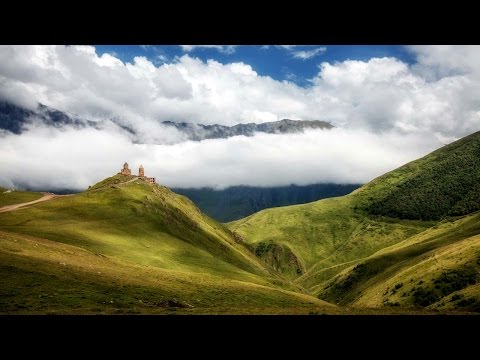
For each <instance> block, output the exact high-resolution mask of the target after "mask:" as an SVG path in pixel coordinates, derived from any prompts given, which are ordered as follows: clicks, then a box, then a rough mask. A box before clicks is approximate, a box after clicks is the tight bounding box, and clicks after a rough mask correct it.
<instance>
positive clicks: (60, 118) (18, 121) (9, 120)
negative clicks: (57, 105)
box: [0, 101, 96, 134]
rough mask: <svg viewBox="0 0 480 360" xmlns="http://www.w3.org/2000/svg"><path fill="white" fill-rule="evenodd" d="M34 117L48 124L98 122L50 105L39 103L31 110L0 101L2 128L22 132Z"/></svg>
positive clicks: (94, 123) (0, 123)
mask: <svg viewBox="0 0 480 360" xmlns="http://www.w3.org/2000/svg"><path fill="white" fill-rule="evenodd" d="M33 118H36V119H39V120H41V121H42V122H43V123H44V124H46V125H48V126H54V127H60V126H64V125H73V126H76V127H85V126H95V125H96V122H94V121H89V120H86V119H83V118H81V117H79V116H77V115H73V114H68V113H66V112H63V111H59V110H56V109H53V108H51V107H49V106H46V105H43V104H38V107H37V109H36V110H35V111H34V110H30V109H27V108H24V107H21V106H18V105H15V104H12V103H9V102H6V101H0V129H3V130H8V131H10V132H12V133H14V134H21V133H22V130H23V128H24V126H25V125H27V124H28V123H30V122H31V120H32V119H33Z"/></svg>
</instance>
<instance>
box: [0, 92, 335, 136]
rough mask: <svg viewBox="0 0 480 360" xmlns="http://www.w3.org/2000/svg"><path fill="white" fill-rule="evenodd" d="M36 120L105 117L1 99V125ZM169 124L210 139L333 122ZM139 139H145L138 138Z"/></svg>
mask: <svg viewBox="0 0 480 360" xmlns="http://www.w3.org/2000/svg"><path fill="white" fill-rule="evenodd" d="M110 120H111V121H112V122H113V123H115V124H116V125H118V126H119V127H120V128H122V129H123V130H124V131H126V132H128V133H129V134H131V135H133V136H134V137H136V135H137V133H136V131H135V129H132V128H131V127H129V126H126V125H125V124H122V123H121V122H120V121H119V120H118V119H115V118H112V119H110ZM33 121H41V122H43V123H44V124H46V125H47V126H53V127H62V126H74V127H78V128H82V127H94V128H96V129H99V128H102V126H103V125H104V121H98V122H96V121H91V120H88V119H85V118H82V117H80V116H78V115H75V114H71V113H67V112H63V111H59V110H57V109H54V108H51V107H49V106H46V105H43V104H38V107H37V109H35V110H30V109H27V108H24V107H21V106H18V105H15V104H13V103H10V102H6V101H1V100H0V129H3V130H7V131H10V132H12V133H14V134H21V133H22V131H23V130H24V128H25V127H26V126H27V125H28V124H29V123H31V122H33ZM162 124H163V125H164V126H166V127H170V128H174V129H176V130H177V131H179V132H181V133H183V134H184V135H185V140H192V141H202V140H206V139H226V138H229V137H232V136H238V135H244V136H253V135H254V134H255V133H258V132H263V133H267V134H291V133H301V132H303V131H304V130H305V129H331V128H333V125H331V124H329V123H328V122H325V121H320V120H290V119H283V120H279V121H273V122H265V123H260V124H255V123H248V124H237V125H233V126H225V125H219V124H214V125H203V124H195V123H187V122H178V123H177V122H173V121H164V122H162ZM135 141H136V142H139V143H141V141H138V139H136V140H135Z"/></svg>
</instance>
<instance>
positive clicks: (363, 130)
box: [0, 46, 480, 186]
mask: <svg viewBox="0 0 480 360" xmlns="http://www.w3.org/2000/svg"><path fill="white" fill-rule="evenodd" d="M409 49H410V51H412V52H413V53H414V54H415V56H416V59H417V61H416V63H415V64H413V65H409V64H407V63H405V62H402V61H400V60H398V59H396V58H372V59H370V60H368V61H355V60H347V61H343V62H337V63H327V62H323V63H322V64H320V66H319V71H318V74H317V75H316V76H315V77H314V78H313V79H311V82H310V85H309V86H308V87H301V86H298V85H296V84H294V83H292V82H289V81H276V80H274V79H272V78H270V77H268V76H262V75H259V74H258V73H257V72H256V71H255V69H253V68H252V67H251V66H250V65H249V64H246V63H242V62H236V63H227V64H221V63H219V62H217V61H214V60H209V61H206V62H203V61H201V60H199V59H197V58H194V57H191V56H189V55H184V56H182V57H181V58H179V59H177V60H176V61H175V62H173V63H163V64H161V65H155V64H154V63H152V62H151V61H149V60H148V59H146V58H145V57H136V58H135V59H134V60H133V62H132V63H126V64H125V63H123V62H121V61H120V60H119V59H117V58H116V57H115V56H113V55H109V54H103V55H102V56H98V55H97V54H96V52H95V49H94V48H93V47H90V46H68V47H65V46H18V47H15V46H0V98H1V99H8V100H10V101H14V102H15V103H17V104H22V105H24V106H27V107H30V108H33V105H34V103H35V101H40V102H42V103H44V104H46V105H50V106H52V107H54V108H58V109H60V110H64V111H69V112H72V113H76V114H78V115H80V116H83V117H85V118H87V119H92V120H105V119H108V118H113V117H115V118H116V119H117V120H118V121H119V122H120V123H121V124H123V125H127V126H129V127H131V128H133V129H135V130H136V131H137V133H138V134H139V137H140V138H139V140H140V142H143V143H146V144H147V145H145V144H144V145H140V144H133V143H132V139H131V138H130V137H128V136H127V135H126V134H125V133H123V132H122V133H120V130H118V128H116V127H105V128H104V130H91V129H90V130H81V131H80V130H74V129H66V130H64V132H58V131H59V130H48V131H57V132H58V133H49V132H48V131H47V130H46V129H43V130H42V129H41V128H32V129H31V130H30V131H28V132H26V133H25V134H23V135H21V136H14V135H8V134H4V135H0V137H1V138H0V167H1V168H2V172H1V175H0V181H2V182H3V184H7V183H8V182H11V181H16V182H18V180H19V179H20V178H21V177H22V176H23V177H24V178H25V175H28V176H27V177H28V178H30V179H38V181H39V183H41V182H40V181H44V183H45V184H46V183H48V182H49V181H50V182H51V183H52V184H57V182H61V181H66V182H67V183H70V184H73V185H75V186H86V185H88V184H90V183H91V182H94V181H96V180H98V179H94V178H92V175H85V174H83V172H82V171H79V170H78V169H76V168H77V167H78V168H79V169H85V168H90V167H91V168H92V169H93V170H95V171H94V174H95V176H96V175H102V176H103V175H105V176H106V175H109V174H110V173H111V170H110V168H108V166H110V167H111V166H117V167H118V165H117V162H120V163H122V162H123V161H125V160H127V161H129V162H130V161H137V160H138V161H139V162H144V163H145V164H144V165H146V164H148V165H149V168H151V169H152V172H155V173H154V175H155V176H157V177H159V178H160V179H164V180H165V181H166V182H167V183H168V184H169V185H176V186H178V185H182V184H183V185H187V182H189V183H190V184H197V185H198V186H202V185H215V184H217V185H222V184H223V185H225V184H230V185H231V184H240V183H248V184H251V185H264V184H267V183H272V184H273V183H274V182H277V183H278V184H280V183H290V182H297V183H306V182H319V181H327V180H328V179H330V181H332V180H334V179H337V180H338V181H345V179H346V177H349V179H352V181H354V182H356V181H367V180H369V179H371V178H372V177H374V176H376V175H378V174H379V173H380V172H382V171H384V170H386V169H389V168H393V167H395V166H397V165H399V164H401V163H402V162H405V161H409V160H413V159H414V158H416V157H418V156H420V155H422V154H424V153H426V152H427V151H429V150H431V149H433V148H434V147H435V146H439V145H441V144H442V143H445V142H449V141H452V140H454V139H456V138H458V137H461V136H464V135H466V134H468V133H471V132H474V131H477V130H478V129H479V128H480V100H479V99H480V65H479V64H480V47H478V46H456V47H437V46H435V47H429V46H421V47H419V46H414V47H409ZM297 50H298V49H297V48H296V47H294V48H293V51H297ZM282 118H291V119H318V120H325V121H331V122H332V123H333V124H334V125H336V126H337V127H339V128H341V129H343V130H340V129H337V130H335V131H332V132H325V133H323V132H320V133H317V132H314V133H311V134H310V133H309V134H305V135H298V136H297V135H296V136H285V137H284V136H273V135H272V136H267V135H265V136H263V137H262V136H256V137H254V138H248V139H246V138H234V139H228V140H218V141H204V142H201V143H191V142H186V143H183V144H175V145H171V144H173V143H176V142H179V141H183V140H184V137H182V135H181V134H180V133H178V132H176V131H174V130H172V129H170V130H169V129H168V128H166V127H165V126H162V125H161V121H164V120H173V121H189V122H196V123H204V124H213V123H219V124H225V125H233V124H236V123H239V122H241V123H246V122H264V121H274V120H278V119H282ZM89 131H91V132H89ZM342 131H344V132H342ZM47 135H48V136H47ZM49 136H52V139H54V140H51V141H50V140H48V139H49ZM63 138H65V139H68V141H67V140H65V141H64V140H63ZM85 139H88V141H87V140H85ZM314 139H315V140H314ZM336 139H341V140H336ZM382 139H386V140H382ZM335 141H338V144H336V143H335ZM97 142H98V143H100V144H102V145H98V146H97V145H95V146H94V145H92V144H94V143H95V144H96V143H97ZM111 143H112V145H111V147H110V145H109V144H111ZM153 143H156V144H163V145H148V144H153ZM417 143H418V144H417ZM28 144H31V146H29V145H28ZM117 144H121V145H120V148H121V149H124V150H121V151H120V150H118V148H117ZM168 144H170V145H168ZM314 144H316V145H314ZM351 144H355V147H356V148H357V149H356V150H350V149H349V146H350V145H351ZM392 144H397V145H395V146H393V145H392ZM416 145H418V146H417V147H415V146H416ZM70 146H71V148H70ZM315 146H316V147H315ZM84 147H89V148H91V149H94V150H95V153H96V154H97V156H100V157H101V160H99V161H100V164H103V165H102V166H104V168H105V169H107V168H108V173H106V174H103V173H101V169H100V170H98V169H99V167H98V169H97V165H95V164H94V163H95V160H94V158H93V157H88V156H83V155H81V154H80V153H78V154H77V153H76V152H72V151H74V150H71V149H82V148H84ZM50 148H51V150H49V151H47V150H44V149H50ZM359 148H360V149H361V150H362V151H359V150H358V149H359ZM34 149H36V150H35V151H34ZM38 149H41V151H39V150H38ZM62 149H63V150H62ZM342 149H343V150H342ZM75 151H76V150H75ZM356 152H357V153H358V154H360V155H358V156H357V155H356V154H355V153H356ZM100 153H101V155H99V154H100ZM182 154H183V155H182ZM265 154H269V156H267V155H265ZM272 154H273V155H272ZM276 154H278V156H277V155H276ZM302 154H303V157H305V159H306V160H305V161H303V160H302V159H301V158H302ZM312 154H313V155H312ZM379 154H383V155H379ZM92 156H93V155H92ZM41 157H43V158H44V159H45V158H48V159H52V164H54V165H55V166H58V167H59V168H61V167H62V166H63V167H65V169H66V170H64V171H66V172H67V173H64V174H63V175H62V177H61V179H58V178H57V177H56V172H55V171H50V170H49V171H46V172H45V174H44V175H41V174H40V171H41V167H40V166H37V165H35V163H36V161H38V162H42V160H41V159H40V158H41ZM280 158H282V159H283V164H282V162H281V161H280ZM30 159H32V160H30ZM69 159H73V160H74V161H71V160H69ZM128 159H132V160H128ZM142 159H145V160H142ZM329 159H332V161H330V160H329ZM352 159H354V160H352ZM147 160H148V161H149V162H147ZM333 160H334V161H333ZM12 161H16V162H18V164H19V166H18V168H16V166H13V167H12V166H11V164H12ZM32 161H33V163H32ZM352 161H353V162H355V164H352ZM69 164H75V166H73V165H72V168H71V169H70V170H68V167H69V166H70V165H69ZM107 164H110V165H108V166H107ZM195 164H197V165H195ZM297 164H298V165H297ZM307 164H310V165H307ZM332 164H334V165H332ZM389 164H390V165H391V167H389V166H390V165H389ZM52 166H53V165H52ZM308 168H310V171H308ZM4 169H6V170H4ZM36 169H37V170H36ZM362 169H363V170H362ZM97 170H98V171H97ZM68 171H70V172H71V174H70V175H69V173H68ZM105 172H106V171H105ZM192 174H194V175H192ZM212 174H214V175H212ZM251 174H255V176H251ZM268 174H270V182H269V181H268V178H269V177H268ZM342 174H343V175H342ZM42 177H44V178H45V179H44V180H41V179H42ZM189 178H191V180H189ZM78 179H83V180H81V181H80V180H78ZM57 185H58V184H57ZM57 185H56V186H57ZM73 185H72V186H73ZM58 186H60V185H58ZM62 186H64V185H62ZM65 186H66V185H65Z"/></svg>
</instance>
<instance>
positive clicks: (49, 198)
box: [0, 193, 69, 213]
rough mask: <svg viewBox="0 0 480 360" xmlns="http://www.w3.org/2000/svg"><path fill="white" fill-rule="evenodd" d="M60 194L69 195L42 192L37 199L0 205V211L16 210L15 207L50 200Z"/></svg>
mask: <svg viewBox="0 0 480 360" xmlns="http://www.w3.org/2000/svg"><path fill="white" fill-rule="evenodd" d="M60 196H69V195H55V194H49V193H43V197H41V198H40V199H38V200H34V201H29V202H26V203H21V204H13V205H7V206H4V207H1V208H0V213H2V212H6V211H13V210H17V209H19V208H22V207H24V206H28V205H33V204H36V203H39V202H43V201H48V200H52V199H54V198H57V197H60Z"/></svg>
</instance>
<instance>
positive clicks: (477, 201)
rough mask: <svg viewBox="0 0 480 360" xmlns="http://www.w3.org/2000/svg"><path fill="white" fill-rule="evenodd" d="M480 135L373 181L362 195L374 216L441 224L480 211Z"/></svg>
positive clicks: (445, 147)
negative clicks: (449, 218) (449, 219)
mask: <svg viewBox="0 0 480 360" xmlns="http://www.w3.org/2000/svg"><path fill="white" fill-rule="evenodd" d="M479 157H480V132H476V133H474V134H472V135H469V136H467V137H464V138H462V139H460V140H458V141H455V142H453V143H451V144H449V145H447V146H444V147H442V148H440V149H438V150H436V151H434V152H432V153H430V154H428V155H427V156H425V157H423V158H421V159H419V160H416V161H413V162H411V163H408V164H406V165H404V166H402V167H400V168H398V169H396V170H394V171H392V172H390V173H387V174H385V175H383V176H380V177H379V178H377V179H375V180H373V181H371V182H370V183H369V184H367V185H366V186H364V187H363V188H362V189H361V191H359V196H360V197H361V198H362V206H363V207H364V208H365V209H366V210H367V211H368V212H369V213H372V214H381V215H385V216H391V217H396V218H404V219H421V220H439V219H441V218H442V217H443V216H445V215H455V216H456V215H467V214H469V213H471V212H473V211H477V210H480V162H479V161H478V158H479Z"/></svg>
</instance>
